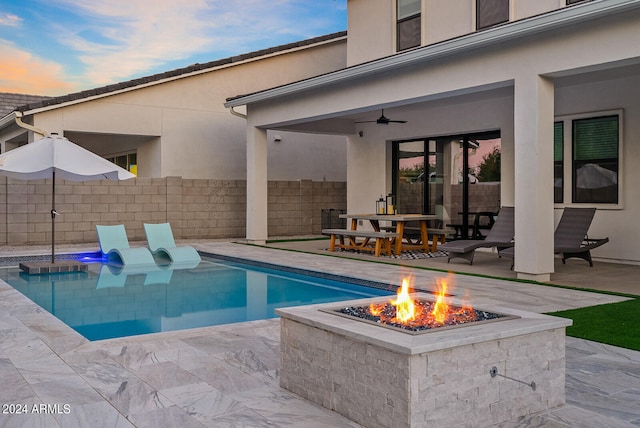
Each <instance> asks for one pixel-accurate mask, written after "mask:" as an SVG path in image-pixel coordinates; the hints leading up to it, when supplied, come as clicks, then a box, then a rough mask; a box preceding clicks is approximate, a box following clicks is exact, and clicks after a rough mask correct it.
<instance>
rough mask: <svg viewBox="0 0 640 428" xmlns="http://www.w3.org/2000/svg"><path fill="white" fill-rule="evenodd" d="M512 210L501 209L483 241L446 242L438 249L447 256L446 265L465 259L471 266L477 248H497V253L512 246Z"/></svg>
mask: <svg viewBox="0 0 640 428" xmlns="http://www.w3.org/2000/svg"><path fill="white" fill-rule="evenodd" d="M513 235H514V209H513V207H502V208H501V209H500V212H499V213H498V218H497V219H496V221H495V223H494V224H493V226H492V227H491V229H490V230H489V233H488V234H487V236H486V238H485V239H460V240H457V241H451V242H447V243H446V244H443V245H440V246H439V247H438V248H439V249H440V250H442V251H446V252H447V254H448V259H447V263H449V262H450V261H451V259H454V258H461V259H466V260H468V261H469V263H470V264H473V256H474V254H475V251H476V249H478V248H493V247H497V248H498V251H500V250H502V249H504V248H509V247H511V246H513Z"/></svg>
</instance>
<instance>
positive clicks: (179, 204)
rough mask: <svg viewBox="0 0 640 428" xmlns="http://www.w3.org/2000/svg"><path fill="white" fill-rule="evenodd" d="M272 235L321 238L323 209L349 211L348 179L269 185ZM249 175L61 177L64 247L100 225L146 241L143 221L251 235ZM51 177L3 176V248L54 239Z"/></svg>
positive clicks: (90, 237) (58, 235)
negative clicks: (243, 177) (225, 177)
mask: <svg viewBox="0 0 640 428" xmlns="http://www.w3.org/2000/svg"><path fill="white" fill-rule="evenodd" d="M268 191H269V194H268V209H269V214H268V217H269V218H268V234H269V236H293V235H316V234H320V231H321V211H322V210H323V209H331V208H333V209H346V183H344V182H312V181H310V180H300V181H289V182H269V183H268ZM246 194H247V192H246V182H245V181H244V180H196V179H183V178H181V177H166V178H135V179H132V180H125V181H107V180H101V181H90V182H84V183H83V182H71V181H64V180H56V194H55V207H56V211H57V212H58V213H60V214H61V215H60V216H57V217H56V220H55V241H56V243H57V244H65V243H68V244H71V243H92V242H96V241H97V235H96V230H95V227H96V225H98V224H105V225H109V224H124V225H125V228H126V229H127V234H128V236H129V239H130V240H132V241H137V240H144V239H145V236H144V229H143V223H162V222H169V223H171V227H172V229H173V233H174V236H175V238H176V239H196V238H197V239H205V238H209V239H216V238H244V237H245V227H246ZM51 201H52V183H51V180H36V181H22V180H15V179H11V178H6V177H0V245H31V244H49V243H50V242H51V215H50V210H51Z"/></svg>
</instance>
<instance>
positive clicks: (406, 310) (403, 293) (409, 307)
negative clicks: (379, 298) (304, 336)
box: [391, 278, 416, 323]
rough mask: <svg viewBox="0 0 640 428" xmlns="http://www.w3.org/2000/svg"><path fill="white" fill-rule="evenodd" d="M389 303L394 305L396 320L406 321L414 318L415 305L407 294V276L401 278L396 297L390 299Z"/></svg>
mask: <svg viewBox="0 0 640 428" xmlns="http://www.w3.org/2000/svg"><path fill="white" fill-rule="evenodd" d="M391 304H392V305H393V306H395V307H396V316H395V321H396V322H399V323H407V322H409V321H413V320H415V319H416V305H415V304H414V303H413V299H412V298H411V296H409V278H404V279H403V280H402V286H401V287H400V291H399V292H398V298H397V299H396V300H392V301H391Z"/></svg>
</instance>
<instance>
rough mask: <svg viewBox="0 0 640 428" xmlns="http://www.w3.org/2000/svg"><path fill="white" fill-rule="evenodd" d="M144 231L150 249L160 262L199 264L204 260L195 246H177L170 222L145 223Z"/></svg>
mask: <svg viewBox="0 0 640 428" xmlns="http://www.w3.org/2000/svg"><path fill="white" fill-rule="evenodd" d="M144 232H145V233H146V234H147V243H148V244H149V249H150V250H151V253H153V255H154V257H156V259H158V261H159V263H160V264H167V263H180V264H184V263H190V264H192V265H197V264H198V263H200V260H202V259H201V258H200V254H198V252H197V251H196V249H195V248H193V247H190V246H188V245H184V246H180V247H178V246H176V241H175V240H174V239H173V232H172V231H171V225H170V224H169V223H159V224H150V223H145V224H144Z"/></svg>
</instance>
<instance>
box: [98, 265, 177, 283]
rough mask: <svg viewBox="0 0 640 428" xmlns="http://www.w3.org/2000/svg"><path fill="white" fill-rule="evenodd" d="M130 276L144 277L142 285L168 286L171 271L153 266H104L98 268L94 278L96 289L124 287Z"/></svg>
mask: <svg viewBox="0 0 640 428" xmlns="http://www.w3.org/2000/svg"><path fill="white" fill-rule="evenodd" d="M131 275H144V285H151V284H169V283H170V282H171V276H172V275H173V269H166V268H162V267H160V266H157V265H156V264H155V263H154V264H153V265H134V266H120V267H115V266H113V265H110V264H105V265H102V266H101V267H100V272H99V273H98V277H97V278H96V288H98V289H101V288H112V287H124V286H125V283H126V281H127V277H128V276H131Z"/></svg>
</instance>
